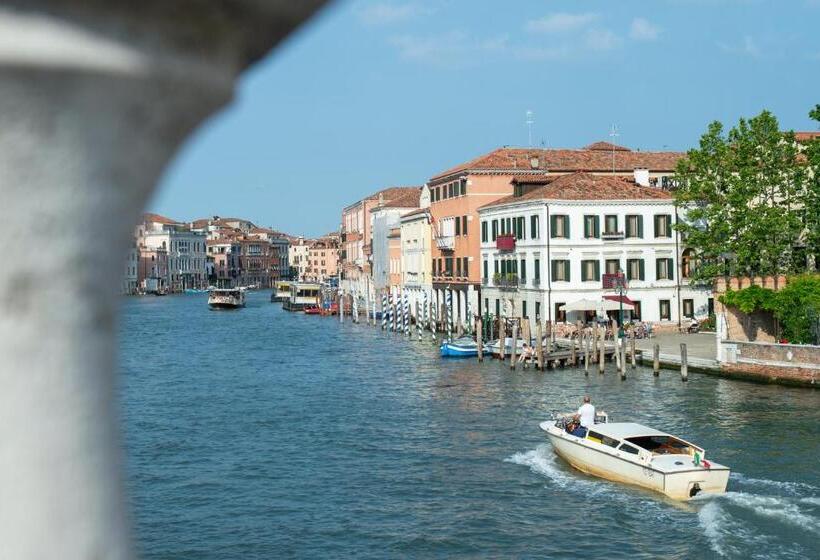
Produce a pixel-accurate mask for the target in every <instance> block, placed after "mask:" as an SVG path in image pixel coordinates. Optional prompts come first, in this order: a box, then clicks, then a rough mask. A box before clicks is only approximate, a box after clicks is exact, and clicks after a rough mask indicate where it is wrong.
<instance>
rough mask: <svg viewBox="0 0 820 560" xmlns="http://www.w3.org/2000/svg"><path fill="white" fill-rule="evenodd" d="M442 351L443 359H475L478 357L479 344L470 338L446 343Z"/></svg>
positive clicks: (441, 348) (465, 337) (466, 337)
mask: <svg viewBox="0 0 820 560" xmlns="http://www.w3.org/2000/svg"><path fill="white" fill-rule="evenodd" d="M440 350H441V356H442V357H443V358H473V357H475V356H478V344H476V341H475V340H473V339H472V337H469V336H462V337H461V338H457V339H455V340H451V341H445V342H444V344H442V345H441V347H440Z"/></svg>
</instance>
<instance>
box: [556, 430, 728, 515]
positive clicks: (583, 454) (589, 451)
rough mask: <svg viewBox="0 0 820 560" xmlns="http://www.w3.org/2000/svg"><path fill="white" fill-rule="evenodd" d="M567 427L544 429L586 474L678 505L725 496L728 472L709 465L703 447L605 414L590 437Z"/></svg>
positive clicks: (559, 451) (563, 454)
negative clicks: (705, 496)
mask: <svg viewBox="0 0 820 560" xmlns="http://www.w3.org/2000/svg"><path fill="white" fill-rule="evenodd" d="M599 420H602V421H601V422H599ZM566 425H567V417H562V418H559V419H558V420H557V421H555V420H550V421H546V422H542V423H541V424H540V426H541V429H542V430H544V431H545V432H546V433H547V436H548V437H549V440H550V443H552V448H553V449H554V450H555V453H556V454H557V455H558V456H559V457H561V458H563V459H564V460H566V461H567V462H568V463H569V464H570V465H572V466H573V467H575V468H576V469H578V470H579V471H581V472H584V473H587V474H590V475H592V476H597V477H600V478H605V479H608V480H613V481H616V482H624V483H627V484H634V485H636V486H641V487H643V488H647V489H649V490H654V491H655V492H660V493H661V494H664V495H666V496H668V497H669V498H672V499H674V500H690V499H692V498H694V497H695V496H698V495H700V494H722V493H724V492H726V485H727V483H728V482H729V467H726V466H724V465H719V464H717V463H713V462H711V461H707V460H706V451H704V449H703V448H702V447H698V446H697V445H694V444H692V443H689V442H687V441H684V440H682V439H680V438H678V437H675V436H672V435H670V434H667V433H665V432H660V431H658V430H655V429H653V428H649V427H647V426H642V425H641V424H635V423H632V422H608V421H607V417H606V415H602V416H596V419H595V425H594V427H593V428H591V429H590V430H589V431H588V432H587V435H586V437H577V436H574V435H572V434H570V433H569V432H567V429H566Z"/></svg>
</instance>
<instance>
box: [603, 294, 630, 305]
mask: <svg viewBox="0 0 820 560" xmlns="http://www.w3.org/2000/svg"><path fill="white" fill-rule="evenodd" d="M604 299H611V300H612V301H619V302H622V303H625V304H626V305H635V302H634V301H632V300H631V299H629V298H628V297H626V296H619V295H614V296H604Z"/></svg>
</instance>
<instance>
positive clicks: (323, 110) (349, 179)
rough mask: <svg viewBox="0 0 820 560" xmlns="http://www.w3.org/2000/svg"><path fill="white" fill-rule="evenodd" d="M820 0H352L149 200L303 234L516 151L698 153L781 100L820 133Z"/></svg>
mask: <svg viewBox="0 0 820 560" xmlns="http://www.w3.org/2000/svg"><path fill="white" fill-rule="evenodd" d="M818 21H820V0H780V1H764V0H722V1H721V0H656V1H652V2H648V1H638V0H634V1H631V0H618V1H617V2H613V1H584V2H581V1H572V2H570V1H549V0H528V1H524V0H519V1H515V2H492V1H484V0H450V1H446V0H440V1H439V0H429V1H427V2H413V1H402V0H395V1H389V2H380V1H373V2H364V1H350V2H336V3H332V4H331V5H330V6H329V7H327V8H326V9H324V10H323V11H322V12H320V13H319V15H318V16H317V17H315V18H314V19H313V20H311V21H310V22H309V23H308V24H306V25H305V26H304V27H303V28H301V29H300V30H299V31H298V32H297V33H295V34H294V35H293V36H291V37H290V38H289V39H288V40H287V41H286V42H285V43H284V44H282V45H281V46H280V47H279V48H278V49H277V50H276V51H274V52H273V53H272V54H271V55H270V56H269V57H268V58H267V59H265V60H264V61H262V62H261V63H260V64H258V65H257V66H256V67H255V68H254V69H252V70H251V71H250V72H248V73H247V74H246V76H245V77H244V79H243V81H242V82H241V84H240V85H239V88H238V91H237V96H236V100H235V102H234V104H233V105H232V106H230V107H229V108H227V109H226V110H225V111H223V112H222V113H221V114H219V115H217V116H215V117H214V118H212V119H211V120H210V121H209V122H208V123H206V124H205V125H204V126H203V127H202V128H201V129H200V130H199V131H198V133H197V134H195V135H194V136H193V137H192V138H190V139H189V140H188V142H187V144H186V145H185V146H184V147H183V149H182V150H181V151H180V153H179V155H178V157H177V158H176V160H175V161H174V162H173V163H172V164H171V166H170V167H169V169H168V170H167V172H166V174H165V177H164V179H163V181H162V184H161V188H160V190H159V192H158V193H157V195H156V196H155V197H154V200H153V201H152V202H151V204H150V205H149V209H151V210H153V211H156V212H160V213H162V214H166V215H169V216H171V217H174V218H177V219H181V220H189V219H193V218H197V217H203V216H208V215H212V214H219V215H222V216H241V217H247V218H249V219H251V220H253V221H255V222H256V223H258V224H260V225H264V226H272V227H274V228H276V229H281V230H284V231H287V232H290V233H294V234H304V235H308V236H312V235H318V234H322V233H325V232H327V231H330V230H334V229H337V228H338V223H339V215H340V210H341V208H342V207H343V206H345V205H346V204H349V203H351V202H354V201H356V200H358V199H359V198H361V197H362V196H364V195H366V194H368V193H370V192H373V191H376V190H378V189H380V188H382V187H385V186H392V185H416V184H422V183H424V181H425V180H427V179H428V178H429V177H431V176H432V175H434V174H435V173H436V172H438V171H441V170H443V169H446V168H448V167H450V166H452V165H455V164H458V163H461V162H462V161H466V160H468V159H471V158H473V157H475V156H477V155H480V154H482V153H484V152H487V151H490V150H492V149H494V148H496V147H499V146H503V145H515V146H526V145H527V144H528V133H527V126H526V124H525V120H526V116H525V115H526V112H527V111H528V110H529V111H532V112H533V115H534V117H533V120H534V124H533V145H535V146H541V145H542V144H543V145H545V146H548V147H580V146H583V145H586V144H588V143H591V142H593V141H596V140H609V136H608V135H609V131H610V127H611V125H612V124H613V123H614V124H616V125H617V128H618V132H619V136H618V137H617V142H618V143H620V144H623V145H626V146H630V147H632V148H640V149H643V150H650V149H658V150H660V149H675V150H685V149H687V148H689V147H691V146H693V145H695V144H696V143H697V140H698V138H699V136H700V134H701V133H702V132H703V131H704V130H705V128H706V125H707V123H709V122H710V121H712V120H715V119H717V120H720V121H722V122H724V123H729V124H733V123H734V122H736V121H737V119H738V118H739V117H741V116H752V115H755V114H757V113H759V112H760V111H761V110H762V109H764V108H766V109H769V110H771V111H773V112H774V113H775V114H776V115H777V117H778V118H779V119H780V122H781V125H782V126H783V128H792V129H795V130H814V129H816V126H815V123H813V122H812V121H810V120H809V118H808V116H807V114H808V111H809V109H810V108H811V107H813V106H814V105H815V104H817V103H820V34H818V33H817V23H818Z"/></svg>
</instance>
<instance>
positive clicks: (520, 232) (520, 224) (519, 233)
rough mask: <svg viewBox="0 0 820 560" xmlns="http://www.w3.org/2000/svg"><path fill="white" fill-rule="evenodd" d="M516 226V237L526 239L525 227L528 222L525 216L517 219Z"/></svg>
mask: <svg viewBox="0 0 820 560" xmlns="http://www.w3.org/2000/svg"><path fill="white" fill-rule="evenodd" d="M515 223H516V228H515V238H516V239H524V238H525V237H526V232H525V231H524V228H525V227H526V222H525V221H524V216H519V217H518V218H516V219H515Z"/></svg>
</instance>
